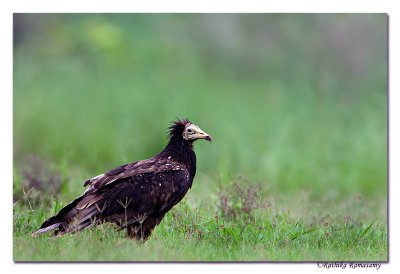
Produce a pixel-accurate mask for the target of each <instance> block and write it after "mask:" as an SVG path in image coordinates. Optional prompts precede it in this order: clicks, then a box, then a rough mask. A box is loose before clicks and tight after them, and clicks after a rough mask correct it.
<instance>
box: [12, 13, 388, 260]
mask: <svg viewBox="0 0 400 274" xmlns="http://www.w3.org/2000/svg"><path fill="white" fill-rule="evenodd" d="M15 18H16V19H15V20H16V21H15V24H14V25H15V26H16V27H17V28H19V31H17V32H16V34H18V37H17V38H16V39H15V41H16V42H15V45H14V74H13V76H14V103H13V104H14V105H13V111H14V123H13V133H14V136H13V138H14V181H13V185H14V192H13V195H14V203H15V204H14V212H13V216H14V226H13V229H14V234H13V236H14V259H15V260H18V261H19V260H28V261H29V260H34V261H40V260H49V261H53V260H54V261H68V260H79V261H81V260H83V261H86V260H98V261H101V260H106V261H114V260H122V261H124V260H128V261H131V260H145V261H152V260H161V261H163V260H173V261H179V260H193V261H199V260H200V261H209V260H211V261H225V260H228V261H229V260H240V261H254V260H262V261H303V260H307V261H308V260H362V261H363V260H380V261H382V260H387V245H388V243H387V217H386V215H387V211H386V204H387V184H386V181H387V153H386V149H387V128H386V127H387V112H386V111H387V106H386V99H387V97H386V87H387V85H386V75H387V71H386V68H387V62H386V55H387V47H386V42H387V39H386V36H385V35H386V34H387V32H386V28H387V24H386V19H387V17H386V16H385V15H224V16H221V15H215V16H213V15H173V14H171V15H146V14H143V15H96V14H94V15H40V14H38V15H18V16H16V17H15ZM193 29H196V31H193ZM338 38H340V39H341V40H340V41H342V42H341V43H336V42H335V43H333V42H332V41H337V40H336V39H338ZM360 56H361V57H362V58H361V57H360ZM363 56H364V57H363ZM365 56H368V58H365ZM360 58H361V59H360ZM360 60H362V61H360ZM177 116H178V117H182V118H186V117H187V118H189V119H191V120H192V121H193V122H195V123H196V124H198V125H199V126H200V127H201V128H202V129H203V130H205V131H206V132H207V133H210V134H211V135H212V136H213V143H211V144H210V143H206V142H198V143H196V144H195V150H196V153H197V158H198V168H197V174H196V178H195V182H194V184H193V187H192V189H191V190H190V191H189V193H188V195H187V198H185V200H184V202H183V203H182V204H180V205H178V206H177V208H174V209H173V211H172V212H171V213H169V214H168V215H167V216H166V218H165V219H164V220H163V222H162V223H161V224H160V225H159V226H158V227H157V228H156V230H155V233H154V235H153V237H151V238H150V240H149V241H148V242H147V243H145V244H138V243H135V242H132V241H130V240H127V239H125V237H124V233H123V232H116V231H114V228H113V227H111V226H102V227H98V228H95V229H91V230H88V231H83V232H82V233H79V234H75V235H68V236H65V237H60V238H48V237H46V236H44V237H39V238H31V237H30V234H31V233H32V231H34V230H35V229H37V228H38V226H39V225H40V224H41V222H43V221H44V220H45V219H46V218H47V217H49V216H51V215H52V214H54V213H55V212H56V211H57V210H59V209H60V208H61V206H62V205H65V204H67V203H68V202H69V201H70V200H71V199H73V198H75V197H76V196H78V195H80V194H81V193H82V192H83V190H84V189H83V187H82V182H84V181H85V180H86V179H87V178H90V177H93V176H95V175H97V174H100V173H101V172H104V171H105V170H109V169H111V168H113V167H115V166H118V165H121V164H123V163H126V162H131V161H136V160H140V159H145V158H148V157H150V156H152V155H154V154H155V153H157V152H159V151H160V150H161V149H162V148H163V147H164V146H165V144H166V142H167V140H166V138H167V136H166V129H167V126H168V124H169V122H171V121H172V120H174V119H175V118H176V117H177ZM238 185H239V187H238ZM255 190H257V191H255ZM247 191H249V192H247ZM245 193H247V194H245ZM249 193H253V194H252V195H253V196H251V195H250V194H249ZM254 193H256V194H254ZM246 195H247V196H246ZM249 195H250V196H249Z"/></svg>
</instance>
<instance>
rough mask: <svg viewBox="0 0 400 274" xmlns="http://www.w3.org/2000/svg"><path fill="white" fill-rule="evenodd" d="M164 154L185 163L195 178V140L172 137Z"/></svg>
mask: <svg viewBox="0 0 400 274" xmlns="http://www.w3.org/2000/svg"><path fill="white" fill-rule="evenodd" d="M162 154H164V155H166V156H171V158H172V159H174V160H175V161H177V162H180V163H183V164H185V165H186V166H187V168H188V170H189V172H190V174H191V176H192V179H193V178H194V175H195V173H196V154H195V153H194V150H193V142H190V141H186V140H183V139H182V138H171V139H170V140H169V143H168V145H167V146H166V147H165V149H164V150H163V152H162Z"/></svg>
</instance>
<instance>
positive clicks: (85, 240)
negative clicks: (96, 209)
mask: <svg viewBox="0 0 400 274" xmlns="http://www.w3.org/2000/svg"><path fill="white" fill-rule="evenodd" d="M217 207H218V206H217V204H213V205H212V206H205V205H204V204H203V205H202V206H200V207H195V208H193V207H191V206H189V203H188V200H185V201H184V202H182V203H181V204H180V205H178V206H177V208H175V209H174V210H173V211H172V212H171V213H169V214H167V216H166V217H165V219H164V220H163V222H162V223H161V224H160V225H159V226H158V227H157V228H156V229H155V233H154V235H153V236H152V237H151V239H150V240H149V241H147V242H146V243H144V244H141V243H137V242H134V241H132V240H127V239H126V238H125V234H124V231H120V232H118V231H116V229H115V227H113V226H112V225H102V226H99V227H96V228H94V229H90V230H85V231H83V232H81V233H78V234H74V235H67V236H63V237H56V238H49V237H48V236H47V235H46V236H40V237H38V238H31V237H30V232H32V231H33V230H35V229H36V228H37V227H38V225H40V223H41V222H42V221H43V218H45V217H46V216H49V214H52V213H53V212H55V210H54V209H52V208H49V207H48V208H45V207H40V208H37V209H35V210H34V211H29V210H26V208H21V207H20V206H19V205H16V206H15V207H14V210H15V214H14V227H15V228H14V259H15V260H17V261H30V260H33V261H36V260H38V261H43V260H44V261H92V260H93V261H154V260H155V261H325V260H336V261H343V260H345V261H371V260H373V261H386V260H387V232H386V226H385V225H384V224H383V223H381V222H375V221H371V220H368V223H367V222H364V221H363V220H362V219H358V217H357V215H351V216H350V214H351V213H352V212H348V211H345V210H344V209H343V210H342V211H338V212H331V214H328V215H326V216H318V215H313V214H307V215H305V217H304V218H306V219H303V218H299V219H297V218H298V217H296V218H295V217H294V216H292V215H290V214H289V213H288V212H279V210H277V209H276V208H274V207H269V208H262V209H258V210H256V211H255V212H254V215H252V216H254V219H251V220H250V219H248V218H246V216H239V217H237V218H235V219H234V220H228V219H225V218H223V217H222V216H221V212H219V211H215V208H217ZM213 208H214V209H213ZM24 209H25V210H24ZM16 212H18V213H16ZM213 213H215V214H213ZM345 213H346V214H349V215H345V216H343V215H342V214H345ZM346 216H348V217H346Z"/></svg>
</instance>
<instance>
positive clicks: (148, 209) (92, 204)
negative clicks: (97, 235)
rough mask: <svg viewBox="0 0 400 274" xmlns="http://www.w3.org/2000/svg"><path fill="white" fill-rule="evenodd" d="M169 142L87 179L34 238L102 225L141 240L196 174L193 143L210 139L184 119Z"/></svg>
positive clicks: (178, 124) (188, 186)
mask: <svg viewBox="0 0 400 274" xmlns="http://www.w3.org/2000/svg"><path fill="white" fill-rule="evenodd" d="M169 137H170V139H169V142H168V144H167V146H166V147H165V149H164V150H163V151H161V152H160V153H159V154H157V155H156V156H154V157H152V158H150V159H147V160H142V161H137V162H133V163H130V164H125V165H122V166H120V167H117V168H114V169H112V170H110V171H108V172H106V173H104V174H100V175H98V176H96V177H94V178H91V179H89V180H87V181H86V182H85V183H84V186H86V187H87V189H86V191H85V192H84V193H83V195H82V196H80V197H78V198H77V199H75V200H74V201H72V202H71V203H69V204H68V205H66V206H65V207H64V208H62V209H61V210H60V212H58V214H57V215H55V216H53V217H51V218H49V219H48V220H46V221H45V222H44V223H43V224H42V225H41V227H40V229H39V230H38V231H36V232H34V233H33V234H32V236H37V235H40V234H42V233H46V232H48V231H52V230H54V234H55V235H63V234H66V233H74V232H77V231H80V230H82V229H85V228H87V227H91V226H95V225H98V224H101V223H103V222H111V223H115V224H117V226H118V227H119V228H121V229H125V228H126V229H127V235H128V236H129V237H132V238H135V239H137V240H146V239H147V238H148V237H149V236H150V235H151V233H152V231H153V229H154V227H155V226H156V225H158V224H159V223H160V222H161V220H162V218H163V217H164V215H165V214H166V213H167V212H168V211H169V210H170V209H171V208H172V207H173V206H174V205H176V204H177V203H178V202H179V201H180V200H182V198H183V197H184V196H185V194H186V193H187V191H188V190H189V188H190V187H191V186H192V182H193V178H194V176H195V174H196V154H195V153H194V150H193V142H194V141H195V140H198V139H205V140H208V141H211V137H210V136H209V135H208V134H207V133H205V132H203V131H202V130H201V129H200V128H199V127H198V126H196V125H194V124H192V123H191V122H190V121H189V120H178V121H176V122H174V123H173V124H172V125H171V127H170V131H169Z"/></svg>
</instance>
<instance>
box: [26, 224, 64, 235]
mask: <svg viewBox="0 0 400 274" xmlns="http://www.w3.org/2000/svg"><path fill="white" fill-rule="evenodd" d="M61 224H62V223H55V224H52V225H50V226H46V227H44V228H41V229H39V230H37V231H35V232H33V233H32V235H31V236H32V237H37V236H39V235H40V234H43V233H46V232H49V231H52V230H54V229H56V228H58V227H59V226H60V225H61Z"/></svg>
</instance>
